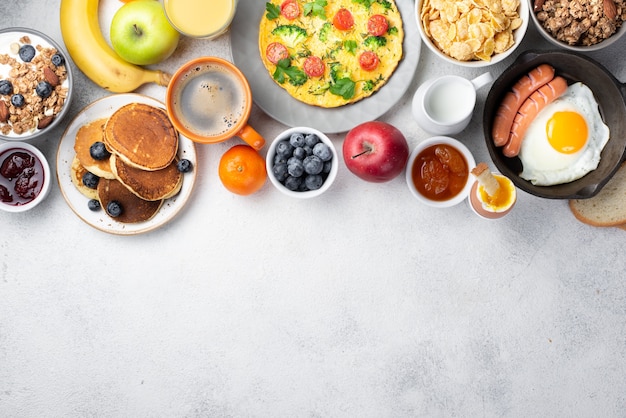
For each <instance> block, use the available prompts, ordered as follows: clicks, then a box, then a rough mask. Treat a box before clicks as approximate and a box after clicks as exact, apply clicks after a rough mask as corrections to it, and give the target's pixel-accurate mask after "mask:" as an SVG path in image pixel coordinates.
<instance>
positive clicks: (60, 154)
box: [57, 93, 198, 235]
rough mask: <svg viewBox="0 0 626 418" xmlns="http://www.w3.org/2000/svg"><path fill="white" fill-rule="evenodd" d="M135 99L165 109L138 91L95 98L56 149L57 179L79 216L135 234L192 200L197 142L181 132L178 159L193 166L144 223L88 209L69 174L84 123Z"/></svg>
mask: <svg viewBox="0 0 626 418" xmlns="http://www.w3.org/2000/svg"><path fill="white" fill-rule="evenodd" d="M134 102H137V103H145V104H149V105H152V106H157V107H161V108H165V105H164V104H163V103H161V102H160V101H158V100H156V99H153V98H152V97H148V96H144V95H141V94H135V93H128V94H114V95H111V96H108V97H104V98H102V99H99V100H96V101H95V102H93V103H91V104H90V105H88V106H87V107H85V108H84V109H83V110H82V111H81V112H80V113H79V114H78V115H76V117H75V118H74V119H73V120H72V122H70V124H69V125H68V127H67V128H66V130H65V132H64V133H63V136H62V137H61V142H60V143H59V148H58V151H57V179H58V181H59V188H60V189H61V193H62V194H63V197H64V198H65V200H66V201H67V204H68V205H69V206H70V208H71V209H72V210H73V211H74V213H76V215H78V217H79V218H81V219H82V220H83V221H85V222H87V223H88V224H89V225H91V226H93V227H94V228H96V229H99V230H101V231H104V232H109V233H111V234H117V235H135V234H140V233H144V232H148V231H152V230H153V229H156V228H158V227H160V226H162V225H164V224H165V223H167V222H169V221H170V220H171V219H172V218H174V216H176V214H178V212H180V210H181V209H182V208H183V206H184V205H185V203H186V202H187V200H188V199H189V196H190V195H191V191H192V189H193V186H194V183H195V181H196V173H197V170H198V166H197V159H196V147H195V144H194V143H193V142H192V141H191V140H190V139H189V138H187V137H185V136H183V135H179V145H178V158H186V159H188V160H189V161H191V163H192V164H193V169H192V171H191V172H189V173H185V176H184V179H183V185H182V188H181V190H180V192H179V193H178V194H177V195H176V196H174V197H172V198H170V199H167V200H165V202H163V205H162V206H161V209H159V212H158V213H157V214H156V215H154V217H152V219H149V220H148V221H145V222H137V223H121V222H118V221H116V220H115V219H113V218H111V217H110V216H108V215H107V214H106V213H105V212H104V210H102V209H101V210H99V211H97V212H94V211H91V210H89V208H88V207H87V202H88V201H89V199H88V198H87V197H85V196H84V195H83V194H82V193H80V192H79V191H78V189H76V186H74V183H72V179H71V177H70V175H71V166H72V160H73V159H74V155H76V153H75V151H74V138H75V137H76V133H77V132H78V129H80V127H81V126H83V125H84V124H86V123H88V122H91V121H93V120H96V119H99V118H103V117H107V116H110V115H111V114H113V112H114V111H115V110H117V109H119V108H120V107H122V106H123V105H125V104H128V103H134Z"/></svg>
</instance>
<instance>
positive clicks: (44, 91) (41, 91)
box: [35, 81, 53, 99]
mask: <svg viewBox="0 0 626 418" xmlns="http://www.w3.org/2000/svg"><path fill="white" fill-rule="evenodd" d="M52 90H53V89H52V85H50V83H48V82H47V81H40V82H39V83H37V87H35V93H37V96H39V97H41V98H42V99H45V98H48V97H50V95H51V94H52Z"/></svg>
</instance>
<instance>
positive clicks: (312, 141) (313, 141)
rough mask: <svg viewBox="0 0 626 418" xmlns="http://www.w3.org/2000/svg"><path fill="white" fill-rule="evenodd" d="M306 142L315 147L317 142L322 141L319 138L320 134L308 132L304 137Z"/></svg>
mask: <svg viewBox="0 0 626 418" xmlns="http://www.w3.org/2000/svg"><path fill="white" fill-rule="evenodd" d="M304 142H305V143H306V144H307V145H308V146H310V147H313V146H315V144H317V143H318V142H320V138H319V136H317V135H315V134H307V136H305V137H304Z"/></svg>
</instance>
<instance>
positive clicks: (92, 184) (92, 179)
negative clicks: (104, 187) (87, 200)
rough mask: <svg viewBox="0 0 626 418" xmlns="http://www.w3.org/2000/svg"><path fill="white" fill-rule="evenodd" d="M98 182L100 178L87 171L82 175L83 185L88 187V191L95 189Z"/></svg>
mask: <svg viewBox="0 0 626 418" xmlns="http://www.w3.org/2000/svg"><path fill="white" fill-rule="evenodd" d="M99 181H100V177H98V176H96V175H95V174H93V173H91V172H89V171H86V172H85V174H83V184H84V185H85V186H87V187H89V188H90V189H95V188H97V187H98V182H99Z"/></svg>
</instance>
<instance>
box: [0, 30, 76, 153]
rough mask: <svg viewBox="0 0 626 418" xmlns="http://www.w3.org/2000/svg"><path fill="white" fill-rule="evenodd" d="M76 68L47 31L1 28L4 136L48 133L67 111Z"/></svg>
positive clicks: (0, 99)
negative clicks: (74, 68)
mask: <svg viewBox="0 0 626 418" xmlns="http://www.w3.org/2000/svg"><path fill="white" fill-rule="evenodd" d="M72 81H73V80H72V69H71V65H70V64H69V62H68V61H67V55H66V54H65V53H64V52H63V51H62V50H61V48H60V47H59V45H58V44H57V43H56V42H55V41H54V40H52V39H51V38H50V37H48V36H47V35H45V34H43V33H41V32H38V31H36V30H33V29H28V28H7V29H0V139H2V140H6V141H24V140H30V139H33V138H36V137H39V136H41V135H43V134H44V133H46V132H49V131H50V130H51V129H53V128H54V127H55V126H57V125H58V124H59V123H60V121H61V120H62V119H63V118H64V117H65V115H66V114H67V113H68V112H69V108H70V102H71V98H72Z"/></svg>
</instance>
